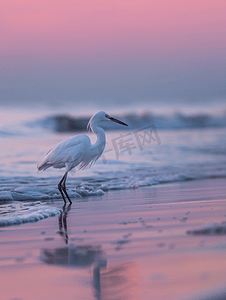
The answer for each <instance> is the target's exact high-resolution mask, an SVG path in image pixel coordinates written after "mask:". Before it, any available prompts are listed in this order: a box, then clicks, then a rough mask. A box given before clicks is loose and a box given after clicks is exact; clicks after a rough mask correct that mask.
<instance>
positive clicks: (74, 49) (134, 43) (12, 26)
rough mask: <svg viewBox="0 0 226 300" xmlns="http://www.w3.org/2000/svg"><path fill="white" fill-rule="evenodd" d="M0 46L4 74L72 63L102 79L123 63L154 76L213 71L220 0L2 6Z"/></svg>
mask: <svg viewBox="0 0 226 300" xmlns="http://www.w3.org/2000/svg"><path fill="white" fill-rule="evenodd" d="M0 43H1V47H0V62H2V64H3V67H5V68H6V69H7V70H8V72H9V70H11V69H15V70H17V69H18V68H19V69H20V70H23V68H24V70H25V69H26V68H31V66H34V69H33V71H34V72H35V71H37V69H35V68H36V67H37V65H39V67H40V66H43V67H45V68H47V67H48V66H54V67H57V68H61V67H62V66H63V68H64V70H62V72H63V73H64V72H66V73H67V69H65V66H66V65H67V64H69V65H70V66H71V65H73V64H75V66H76V68H78V66H80V67H81V66H82V67H84V68H88V69H89V68H95V67H98V70H99V71H100V72H103V73H106V71H107V72H111V70H110V69H108V70H107V69H106V68H105V67H106V64H107V65H108V68H113V69H112V70H115V69H118V68H119V69H120V66H121V64H122V63H123V64H126V65H127V66H128V68H130V66H131V65H132V66H133V69H135V70H136V67H138V69H140V68H142V67H144V68H147V64H150V66H149V67H150V69H151V68H153V67H154V68H156V70H157V69H158V67H159V66H160V67H161V68H162V65H166V66H167V65H168V64H169V65H170V67H172V65H175V67H176V68H178V67H180V63H181V60H182V61H183V62H186V65H190V66H191V65H192V64H193V65H194V66H195V65H196V64H198V65H199V64H201V65H203V64H205V63H206V62H208V64H210V68H211V67H212V66H213V67H214V68H215V69H217V68H218V65H220V66H221V65H222V61H223V63H225V52H226V1H225V0H215V1H210V0H190V1H181V0H171V1H169V0H152V1H150V0H141V1H135V0H130V1H125V0H124V1H123V0H114V1H113V0H112V1H103V0H102V1H100V0H95V1H91V0H84V1H74V0H73V1H72V0H64V1H56V0H55V1H53V0H45V1H44V0H39V1H38V0H33V1H30V0H21V1H17V0H2V1H1V4H0ZM219 61H220V62H219ZM216 62H217V65H216V64H215V63H216ZM104 66H105V67H104ZM12 72H13V71H12ZM59 72H60V70H59ZM220 77H221V76H220ZM100 80H101V78H100Z"/></svg>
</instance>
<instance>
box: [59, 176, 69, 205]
mask: <svg viewBox="0 0 226 300" xmlns="http://www.w3.org/2000/svg"><path fill="white" fill-rule="evenodd" d="M63 178H64V179H63V182H62V185H61V187H62V190H63V191H64V194H65V195H66V197H67V198H68V201H69V202H70V204H72V201H71V199H70V197H69V196H68V193H67V190H66V180H67V172H66V173H65V174H64V177H63Z"/></svg>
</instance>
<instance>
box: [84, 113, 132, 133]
mask: <svg viewBox="0 0 226 300" xmlns="http://www.w3.org/2000/svg"><path fill="white" fill-rule="evenodd" d="M103 121H108V122H109V121H111V122H115V123H118V124H121V125H124V126H128V125H127V124H126V123H123V122H122V121H119V120H117V119H115V118H113V117H110V116H109V115H108V114H107V113H106V112H105V111H99V112H98V113H96V114H95V115H93V116H92V117H91V119H90V120H89V123H88V125H87V128H88V129H91V130H92V129H93V127H95V126H100V125H101V124H100V123H101V122H103Z"/></svg>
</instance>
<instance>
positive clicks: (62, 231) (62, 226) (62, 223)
mask: <svg viewBox="0 0 226 300" xmlns="http://www.w3.org/2000/svg"><path fill="white" fill-rule="evenodd" d="M70 209H71V204H69V205H68V206H66V204H64V206H63V210H62V211H61V213H60V215H59V231H58V233H59V235H61V236H62V237H63V239H64V241H65V243H66V245H67V244H68V233H67V214H68V212H69V211H70Z"/></svg>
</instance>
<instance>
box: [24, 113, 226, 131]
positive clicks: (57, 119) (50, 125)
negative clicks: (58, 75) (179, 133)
mask: <svg viewBox="0 0 226 300" xmlns="http://www.w3.org/2000/svg"><path fill="white" fill-rule="evenodd" d="M114 117H116V118H118V119H121V120H123V121H124V122H126V123H127V124H128V125H129V126H128V129H138V128H143V127H147V126H150V125H152V124H154V125H155V126H156V127H157V128H158V129H192V128H221V127H226V113H222V114H221V115H211V114H202V113H198V114H194V115H185V114H182V113H176V114H170V115H157V114H153V113H150V112H145V113H142V114H139V113H130V114H124V115H120V116H119V115H118V116H114ZM89 118H90V117H73V116H70V115H52V116H47V117H45V118H42V119H39V120H35V121H32V122H29V123H26V126H28V127H32V128H34V127H41V128H44V129H48V130H51V131H55V132H76V131H77V132H78V131H84V130H86V126H87V123H88V121H89ZM104 127H105V130H117V129H120V130H121V129H122V128H121V127H119V126H117V125H116V126H113V125H112V124H110V123H109V122H106V123H105V124H104Z"/></svg>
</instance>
